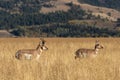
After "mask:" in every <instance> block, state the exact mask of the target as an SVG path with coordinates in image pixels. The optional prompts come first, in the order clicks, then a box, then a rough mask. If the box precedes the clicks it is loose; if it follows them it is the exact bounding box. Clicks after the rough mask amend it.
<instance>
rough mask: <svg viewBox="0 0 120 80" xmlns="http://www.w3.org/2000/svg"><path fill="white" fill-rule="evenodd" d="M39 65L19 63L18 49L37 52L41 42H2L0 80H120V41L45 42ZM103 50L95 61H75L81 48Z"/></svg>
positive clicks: (87, 59) (115, 39)
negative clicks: (97, 45) (98, 47)
mask: <svg viewBox="0 0 120 80" xmlns="http://www.w3.org/2000/svg"><path fill="white" fill-rule="evenodd" d="M45 40H46V46H47V47H48V50H47V51H43V53H42V54H41V56H40V59H39V60H38V61H36V60H34V59H33V60H18V59H16V58H15V53H16V52H17V51H18V50H19V49H35V48H36V47H37V45H38V43H39V41H40V39H39V38H0V80H120V38H45ZM96 40H99V41H100V44H102V45H103V46H104V49H101V50H100V51H99V54H98V55H97V56H96V57H95V58H89V57H87V58H82V59H77V60H75V58H74V56H75V54H74V53H75V51H76V50H77V49H79V48H90V49H92V48H94V45H95V41H96Z"/></svg>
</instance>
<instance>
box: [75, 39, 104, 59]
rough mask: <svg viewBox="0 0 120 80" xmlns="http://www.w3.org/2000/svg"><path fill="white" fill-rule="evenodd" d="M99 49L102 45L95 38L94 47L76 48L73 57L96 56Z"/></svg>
mask: <svg viewBox="0 0 120 80" xmlns="http://www.w3.org/2000/svg"><path fill="white" fill-rule="evenodd" d="M99 49H103V46H102V45H100V44H99V41H98V40H97V41H96V43H95V47H94V49H86V48H81V49H78V50H77V51H76V52H75V59H77V58H84V57H96V55H97V54H98V51H99Z"/></svg>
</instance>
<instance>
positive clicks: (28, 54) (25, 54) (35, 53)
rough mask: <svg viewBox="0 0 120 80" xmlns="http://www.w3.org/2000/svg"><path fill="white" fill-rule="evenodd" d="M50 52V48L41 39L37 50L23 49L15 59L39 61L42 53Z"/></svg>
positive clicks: (17, 53)
mask: <svg viewBox="0 0 120 80" xmlns="http://www.w3.org/2000/svg"><path fill="white" fill-rule="evenodd" d="M44 50H48V48H47V47H46V46H45V40H43V39H41V41H40V42H39V44H38V46H37V47H36V49H21V50H18V51H17V52H16V54H15V57H16V58H17V59H19V60H20V59H29V60H30V59H33V58H36V59H37V60H38V59H39V57H40V55H41V53H42V51H44Z"/></svg>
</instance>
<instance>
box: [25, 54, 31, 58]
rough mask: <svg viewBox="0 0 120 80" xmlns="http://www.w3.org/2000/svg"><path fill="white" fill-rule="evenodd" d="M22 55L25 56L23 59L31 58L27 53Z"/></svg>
mask: <svg viewBox="0 0 120 80" xmlns="http://www.w3.org/2000/svg"><path fill="white" fill-rule="evenodd" d="M24 55H25V58H26V59H31V56H32V55H31V54H27V53H26V54H24Z"/></svg>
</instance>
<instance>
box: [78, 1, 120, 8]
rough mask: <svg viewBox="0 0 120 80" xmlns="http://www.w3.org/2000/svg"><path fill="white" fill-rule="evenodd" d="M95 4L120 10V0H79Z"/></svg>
mask: <svg viewBox="0 0 120 80" xmlns="http://www.w3.org/2000/svg"><path fill="white" fill-rule="evenodd" d="M78 1H80V2H82V3H88V4H91V5H95V6H103V7H108V8H114V9H117V10H120V5H119V4H120V0H78Z"/></svg>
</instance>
